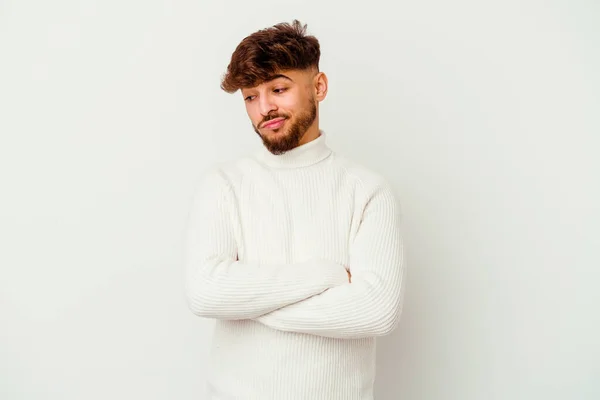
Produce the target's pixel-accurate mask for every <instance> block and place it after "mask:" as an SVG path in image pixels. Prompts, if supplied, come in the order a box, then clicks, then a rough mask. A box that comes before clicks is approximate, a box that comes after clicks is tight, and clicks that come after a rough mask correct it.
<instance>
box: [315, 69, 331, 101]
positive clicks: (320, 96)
mask: <svg viewBox="0 0 600 400" xmlns="http://www.w3.org/2000/svg"><path fill="white" fill-rule="evenodd" d="M313 84H314V89H315V99H316V100H317V101H323V100H325V97H327V89H328V84H329V82H328V80H327V75H325V73H324V72H319V73H317V74H316V75H315V77H314V78H313Z"/></svg>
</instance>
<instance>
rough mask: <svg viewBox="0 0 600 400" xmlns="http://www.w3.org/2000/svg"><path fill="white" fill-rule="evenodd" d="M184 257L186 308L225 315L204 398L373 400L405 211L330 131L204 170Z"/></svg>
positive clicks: (399, 270) (395, 292)
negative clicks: (337, 148) (378, 343)
mask: <svg viewBox="0 0 600 400" xmlns="http://www.w3.org/2000/svg"><path fill="white" fill-rule="evenodd" d="M185 260H186V274H185V287H186V297H187V301H188V304H189V306H190V309H191V310H192V311H193V312H194V313H195V314H196V315H199V316H202V317H208V318H214V319H216V320H217V322H216V327H215V331H214V337H213V341H212V346H211V353H210V360H209V361H210V364H209V376H208V399H210V400H371V399H373V384H374V379H375V338H376V337H377V336H381V335H385V334H388V333H390V332H391V331H392V330H393V329H394V328H395V327H396V326H397V324H398V320H399V315H400V311H401V304H402V297H403V288H404V285H403V280H404V279H403V278H404V275H405V267H404V264H403V251H402V239H401V232H400V209H399V205H398V202H397V200H396V197H395V195H394V193H393V191H392V189H391V188H390V185H389V184H388V183H387V182H386V180H385V179H384V178H382V177H381V176H380V175H378V174H376V173H374V172H372V171H369V170H368V169H366V168H364V167H362V166H360V165H358V164H357V163H354V162H351V161H349V160H347V159H346V158H344V157H341V156H339V155H337V154H336V153H334V152H333V151H332V150H331V149H330V148H329V146H328V145H327V143H326V137H325V135H324V133H323V132H322V134H321V136H320V137H319V138H317V139H315V140H313V141H311V142H309V143H307V144H304V145H302V146H299V147H297V148H295V149H293V150H291V151H289V152H287V153H285V154H283V155H273V154H271V153H269V152H268V151H267V150H266V149H261V150H260V151H259V152H258V153H256V154H254V155H252V156H250V157H246V158H242V159H240V160H237V161H235V162H230V163H223V164H221V165H219V166H217V167H214V168H212V169H211V170H210V171H208V172H206V173H205V174H204V175H203V177H202V180H201V183H200V185H199V186H198V189H197V192H196V194H195V196H194V201H193V205H192V209H191V214H190V219H189V225H188V233H187V243H186V257H185ZM346 268H348V269H349V270H350V271H351V274H352V282H351V283H350V282H348V275H347V272H346Z"/></svg>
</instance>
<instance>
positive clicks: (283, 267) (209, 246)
mask: <svg viewBox="0 0 600 400" xmlns="http://www.w3.org/2000/svg"><path fill="white" fill-rule="evenodd" d="M232 211H233V203H232V189H231V187H230V184H229V183H228V181H227V180H226V179H225V177H224V176H222V175H221V174H220V173H219V172H218V171H216V170H215V171H212V172H210V173H208V174H206V175H205V177H204V179H203V181H202V184H201V185H200V187H199V188H198V192H197V194H196V195H195V196H194V200H193V204H192V208H191V213H190V218H189V221H188V230H187V235H186V245H185V294H186V299H187V302H188V305H189V307H190V309H191V310H192V312H193V313H194V314H196V315H199V316H202V317H208V318H216V319H229V320H237V319H254V320H256V321H258V322H261V323H263V324H265V325H267V326H269V327H271V328H274V329H278V330H281V331H290V332H299V333H309V334H314V335H320V336H326V337H334V338H348V339H349V338H361V337H372V336H380V335H385V334H388V333H390V332H391V331H392V330H393V329H394V328H395V327H396V325H397V323H398V320H399V316H400V311H401V305H402V297H403V291H404V290H403V288H404V283H403V280H404V275H405V268H404V262H403V248H402V238H401V234H400V212H399V209H398V204H397V201H396V199H395V196H394V195H393V193H392V191H391V190H390V188H389V186H388V185H387V184H385V183H382V184H380V185H379V186H378V187H377V188H376V189H375V190H373V191H372V194H371V195H370V197H369V200H368V202H367V204H366V206H365V207H364V210H363V215H362V220H361V223H360V226H359V228H358V231H357V233H356V237H355V239H354V240H353V242H352V243H351V245H350V254H349V260H350V261H349V268H351V272H352V283H350V282H349V279H348V273H347V271H346V269H345V267H344V266H342V265H339V264H337V263H335V262H332V261H328V260H322V259H313V260H307V261H304V262H301V263H298V264H280V265H255V264H252V263H243V262H240V261H239V260H238V259H237V245H236V240H235V237H234V232H233V223H232V220H231V217H232Z"/></svg>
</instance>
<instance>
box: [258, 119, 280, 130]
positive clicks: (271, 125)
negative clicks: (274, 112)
mask: <svg viewBox="0 0 600 400" xmlns="http://www.w3.org/2000/svg"><path fill="white" fill-rule="evenodd" d="M284 122H285V118H275V119H272V120H270V121H268V122H266V123H264V124H263V126H262V128H263V129H277V128H281V126H282V125H283V123H284Z"/></svg>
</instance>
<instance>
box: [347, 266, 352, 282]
mask: <svg viewBox="0 0 600 400" xmlns="http://www.w3.org/2000/svg"><path fill="white" fill-rule="evenodd" d="M346 272H347V273H348V282H350V283H352V274H351V273H350V270H349V269H348V268H346Z"/></svg>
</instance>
